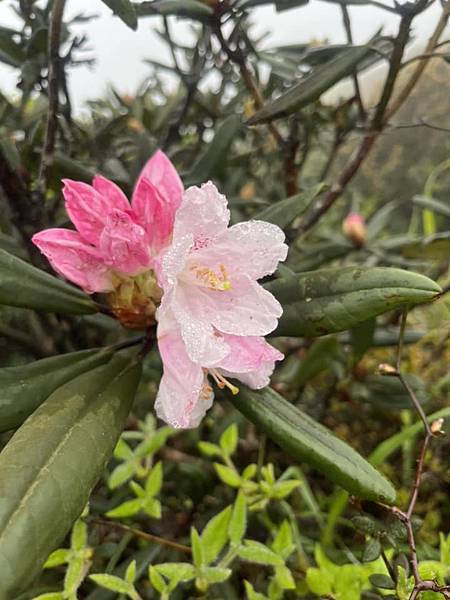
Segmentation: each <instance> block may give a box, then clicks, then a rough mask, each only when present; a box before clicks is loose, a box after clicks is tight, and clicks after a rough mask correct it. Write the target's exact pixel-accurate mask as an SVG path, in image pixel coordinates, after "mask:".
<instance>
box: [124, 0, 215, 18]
mask: <svg viewBox="0 0 450 600" xmlns="http://www.w3.org/2000/svg"><path fill="white" fill-rule="evenodd" d="M136 11H137V14H138V16H139V17H146V16H151V15H163V16H169V15H176V16H177V17H186V18H188V19H196V20H199V21H202V20H204V19H205V18H209V17H212V16H213V15H214V11H213V9H212V8H211V7H210V6H208V5H207V4H204V3H203V2H199V1H198V0H156V1H155V2H141V3H140V4H138V5H136Z"/></svg>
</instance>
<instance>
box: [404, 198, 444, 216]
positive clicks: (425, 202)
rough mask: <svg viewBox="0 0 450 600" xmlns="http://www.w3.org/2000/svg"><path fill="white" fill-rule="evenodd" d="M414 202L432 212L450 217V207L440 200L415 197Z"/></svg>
mask: <svg viewBox="0 0 450 600" xmlns="http://www.w3.org/2000/svg"><path fill="white" fill-rule="evenodd" d="M413 202H414V204H417V206H423V208H428V209H430V210H431V211H433V212H435V213H437V214H438V215H444V217H450V206H448V204H444V203H443V202H441V201H440V200H435V199H434V198H428V197H427V196H414V198H413Z"/></svg>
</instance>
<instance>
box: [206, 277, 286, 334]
mask: <svg viewBox="0 0 450 600" xmlns="http://www.w3.org/2000/svg"><path fill="white" fill-rule="evenodd" d="M202 294H203V295H204V296H207V297H208V301H207V302H206V301H205V302H204V311H205V312H207V314H208V316H209V319H210V322H211V325H213V326H214V327H215V328H216V329H218V330H219V331H220V332H222V333H231V334H234V335H238V336H244V335H251V336H261V335H267V334H268V333H271V332H272V331H273V330H274V329H276V328H277V326H278V319H279V318H280V317H281V315H282V314H283V309H282V307H281V305H280V303H279V302H278V300H277V299H276V298H275V297H274V296H273V295H272V294H271V293H270V292H268V291H267V290H265V289H264V288H263V287H261V286H260V285H259V284H258V283H256V282H255V281H253V280H251V279H250V278H248V277H240V278H237V277H235V278H231V288H230V289H229V290H227V291H224V292H218V291H213V290H204V291H203V290H202ZM202 297H203V296H202Z"/></svg>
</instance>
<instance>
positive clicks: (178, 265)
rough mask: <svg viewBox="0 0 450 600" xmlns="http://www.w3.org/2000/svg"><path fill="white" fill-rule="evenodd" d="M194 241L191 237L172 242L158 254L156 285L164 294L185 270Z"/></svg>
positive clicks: (156, 260)
mask: <svg viewBox="0 0 450 600" xmlns="http://www.w3.org/2000/svg"><path fill="white" fill-rule="evenodd" d="M193 242H194V240H193V237H192V235H186V236H185V237H182V238H179V239H177V240H174V241H173V243H172V244H171V245H170V246H169V247H168V248H167V250H166V251H164V252H162V253H160V254H159V255H158V256H157V257H156V259H155V271H156V274H157V277H158V283H159V285H160V286H161V287H162V289H163V290H164V291H165V292H168V291H169V289H170V288H172V287H173V286H174V285H175V284H176V283H177V280H178V277H179V276H180V275H181V274H182V272H183V270H185V267H186V263H187V261H188V257H189V252H190V249H191V248H192V244H193Z"/></svg>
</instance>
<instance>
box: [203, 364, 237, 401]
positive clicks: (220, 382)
mask: <svg viewBox="0 0 450 600" xmlns="http://www.w3.org/2000/svg"><path fill="white" fill-rule="evenodd" d="M207 371H208V373H209V374H210V375H211V377H212V378H213V379H214V381H215V382H216V383H217V387H219V388H220V389H221V390H223V389H224V388H226V387H227V388H228V389H229V390H230V391H231V393H232V394H233V395H234V396H236V394H239V388H238V387H236V386H235V385H233V384H232V383H230V382H229V381H228V379H226V378H225V377H224V376H223V375H221V374H220V373H219V371H218V370H217V369H207Z"/></svg>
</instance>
